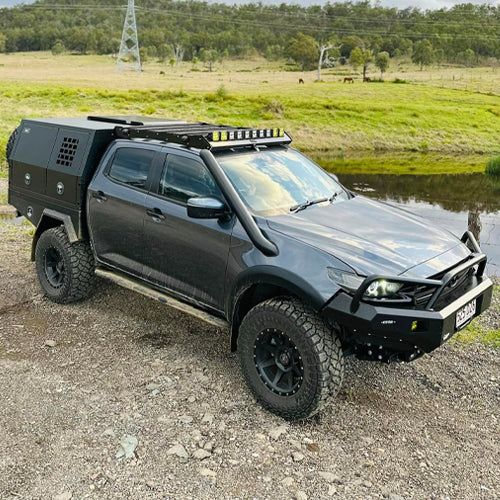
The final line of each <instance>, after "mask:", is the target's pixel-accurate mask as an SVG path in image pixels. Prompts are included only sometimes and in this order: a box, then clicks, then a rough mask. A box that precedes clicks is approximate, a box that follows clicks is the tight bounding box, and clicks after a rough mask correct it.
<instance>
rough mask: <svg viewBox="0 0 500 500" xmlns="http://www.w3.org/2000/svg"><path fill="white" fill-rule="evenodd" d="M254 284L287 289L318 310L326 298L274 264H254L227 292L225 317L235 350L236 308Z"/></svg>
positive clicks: (237, 325)
mask: <svg viewBox="0 0 500 500" xmlns="http://www.w3.org/2000/svg"><path fill="white" fill-rule="evenodd" d="M256 285H264V286H266V285H268V286H271V287H278V288H281V289H284V290H287V291H288V292H289V293H290V295H294V296H296V297H298V298H299V299H300V300H301V301H303V302H305V303H308V304H309V305H310V306H311V307H312V308H313V309H315V310H316V311H320V310H321V308H322V307H323V306H324V305H325V303H326V302H327V301H328V299H325V297H322V296H321V295H320V294H319V293H318V292H317V291H316V290H315V289H314V287H313V286H312V285H311V284H310V283H308V282H307V281H305V280H304V279H303V278H301V277H300V276H298V275H296V274H294V273H292V272H290V271H287V270H284V269H282V268H279V267H274V266H256V267H255V268H252V269H251V270H250V272H244V273H243V276H241V277H240V278H239V279H238V280H237V283H236V284H235V285H234V286H233V288H232V290H231V292H230V293H229V294H228V298H230V300H229V301H228V302H227V303H226V317H227V318H228V319H229V323H230V325H231V348H232V350H235V346H236V339H237V337H238V330H239V324H240V323H241V320H242V318H238V310H239V308H240V306H241V304H242V300H243V297H244V296H245V293H246V292H248V291H249V290H250V289H251V288H252V287H254V286H256Z"/></svg>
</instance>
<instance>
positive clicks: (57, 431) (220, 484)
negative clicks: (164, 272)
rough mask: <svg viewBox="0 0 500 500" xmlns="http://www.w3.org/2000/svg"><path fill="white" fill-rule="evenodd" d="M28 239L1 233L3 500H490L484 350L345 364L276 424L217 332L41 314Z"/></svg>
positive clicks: (497, 400) (492, 367) (160, 317)
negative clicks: (329, 395) (324, 405)
mask: <svg viewBox="0 0 500 500" xmlns="http://www.w3.org/2000/svg"><path fill="white" fill-rule="evenodd" d="M26 233H27V232H26V230H25V229H22V228H14V227H13V226H11V225H5V224H3V225H2V224H0V317H1V321H0V386H1V388H2V389H1V394H2V396H1V404H0V445H1V452H0V498H1V499H18V498H22V499H38V498H40V499H44V500H45V499H51V498H59V499H61V500H62V499H64V498H66V499H69V498H73V499H81V498H91V499H94V498H95V499H141V500H142V499H160V498H165V499H167V498H168V499H181V498H182V499H188V498H193V499H215V498H217V499H226V498H227V499H229V498H257V499H264V498H269V499H275V500H279V499H290V498H297V499H306V498H309V499H317V498H338V499H372V498H384V497H388V498H391V499H392V500H397V499H398V498H400V497H401V498H405V499H424V498H425V499H431V498H432V499H445V498H450V499H488V500H489V499H497V498H500V470H499V464H500V445H499V443H500V422H499V420H500V411H499V409H500V388H499V381H500V360H499V352H498V351H497V350H494V349H488V348H486V347H484V346H474V345H472V346H464V345H461V344H457V343H455V344H453V343H452V344H449V345H446V346H444V347H443V348H441V349H439V350H438V351H436V353H435V355H434V356H433V357H429V356H428V357H425V358H423V359H420V360H418V361H416V362H414V363H412V364H408V365H390V366H385V365H376V364H368V363H363V362H358V361H355V360H349V362H348V365H347V372H346V378H345V383H344V389H343V391H342V392H341V394H340V396H339V398H338V399H337V400H336V401H335V402H334V404H333V405H332V407H331V408H329V409H328V410H327V411H325V412H323V413H322V414H321V415H320V416H319V417H316V418H314V419H313V420H311V421H309V422H306V423H296V424H291V425H290V424H285V423H284V422H283V421H281V420H280V419H278V418H276V417H274V416H272V415H270V414H268V413H266V412H264V411H263V410H261V409H260V407H259V406H257V405H256V404H255V403H254V401H253V399H252V397H251V396H250V394H249V392H248V391H247V389H246V387H245V386H244V383H243V380H242V377H241V376H240V372H239V368H238V363H237V358H236V357H235V356H234V355H232V354H230V353H229V349H228V339H227V333H226V332H223V331H220V330H217V329H216V328H212V327H209V326H207V325H206V324H204V323H201V322H199V321H197V320H195V319H193V318H191V317H188V316H185V315H183V314H181V313H177V312H175V311H172V310H171V309H168V308H167V307H165V306H162V305H160V304H157V303H155V302H153V301H150V300H148V299H146V298H143V297H141V296H139V295H136V294H134V293H132V292H128V291H125V290H122V289H119V288H117V287H116V286H114V285H111V284H107V283H105V284H103V285H102V287H101V288H100V289H99V291H98V292H97V293H96V294H95V295H94V296H93V298H92V299H90V300H89V301H87V302H85V303H82V304H78V305H73V306H58V305H55V304H52V303H50V302H48V301H47V300H45V299H44V298H42V296H41V295H40V292H39V289H38V285H37V283H36V281H35V273H34V267H33V265H32V264H31V263H30V262H29V247H30V237H29V235H28V234H26ZM497 328H498V325H497ZM124 436H134V437H135V438H137V440H138V445H137V448H136V449H135V453H133V454H132V457H131V458H129V459H124V458H116V454H117V452H118V450H119V448H120V441H121V440H122V438H123V437H124ZM177 445H182V446H177ZM174 446H175V447H174ZM172 447H174V448H172ZM200 450H204V451H200ZM203 457H205V458H203Z"/></svg>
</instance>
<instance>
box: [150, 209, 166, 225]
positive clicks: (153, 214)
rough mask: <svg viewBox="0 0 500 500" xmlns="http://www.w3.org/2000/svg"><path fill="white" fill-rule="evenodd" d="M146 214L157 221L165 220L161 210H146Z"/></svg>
mask: <svg viewBox="0 0 500 500" xmlns="http://www.w3.org/2000/svg"><path fill="white" fill-rule="evenodd" d="M146 213H147V214H148V215H149V216H150V217H151V218H152V219H153V220H154V221H155V222H160V221H161V220H164V219H165V216H164V215H163V213H162V211H161V210H160V209H159V208H153V209H148V210H146Z"/></svg>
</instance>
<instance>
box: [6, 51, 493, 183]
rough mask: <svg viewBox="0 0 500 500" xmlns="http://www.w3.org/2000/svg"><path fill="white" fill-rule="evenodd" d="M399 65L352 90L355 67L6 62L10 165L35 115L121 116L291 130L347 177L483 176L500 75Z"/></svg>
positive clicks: (41, 58) (32, 56)
mask: <svg viewBox="0 0 500 500" xmlns="http://www.w3.org/2000/svg"><path fill="white" fill-rule="evenodd" d="M394 66H395V67H394V72H393V73H388V74H386V75H385V80H386V82H385V83H371V84H363V83H361V82H360V81H359V80H358V81H356V82H355V83H354V84H352V85H350V84H344V83H342V78H343V76H344V75H345V74H348V72H349V71H352V70H350V69H349V68H346V67H343V68H339V69H337V68H333V69H330V70H325V71H323V80H324V81H323V82H321V83H315V82H314V79H315V72H306V73H302V72H292V71H285V70H284V66H283V64H279V63H268V62H267V61H265V60H261V59H255V60H249V61H227V62H225V63H223V64H222V65H218V66H217V68H216V71H214V72H212V73H209V72H205V71H203V67H202V66H201V65H200V64H198V67H197V68H194V67H193V65H192V64H190V63H183V64H182V65H180V66H179V67H177V68H173V69H172V68H170V66H166V65H163V66H161V65H160V64H159V63H151V64H146V65H145V71H144V73H143V74H140V75H139V74H134V73H120V74H117V73H115V72H114V61H113V59H112V58H110V57H109V56H72V55H65V56H58V57H54V56H52V55H51V54H49V53H25V54H13V55H0V109H1V110H2V113H1V116H0V156H1V157H3V152H4V148H5V144H6V141H7V139H8V136H9V134H10V132H11V131H12V130H13V129H14V128H15V126H16V125H17V124H18V123H19V121H20V120H21V118H23V117H45V116H75V115H88V114H102V113H114V114H146V115H152V116H165V117H171V118H182V119H187V120H205V121H214V122H218V123H228V124H234V125H242V126H243V125H244V126H249V125H251V126H261V127H271V126H275V125H276V126H278V125H279V126H284V127H285V128H286V129H287V131H289V132H290V133H291V135H292V136H293V138H294V144H295V145H296V146H297V147H298V148H300V149H302V150H304V151H307V152H309V153H312V154H314V155H315V156H320V157H325V161H327V162H329V163H330V164H331V165H332V167H333V168H336V169H337V170H339V171H352V172H366V171H377V172H381V171H382V172H396V173H405V172H411V173H430V172H435V173H449V172H459V171H483V170H484V164H485V162H486V158H484V157H483V156H478V155H485V154H486V155H490V154H493V153H496V152H498V151H500V146H499V141H498V132H497V131H498V128H499V126H500V97H499V96H498V95H496V92H497V90H496V89H498V94H499V95H500V74H498V73H497V72H494V71H492V69H491V68H483V69H482V70H481V69H478V68H476V69H473V70H466V69H464V68H446V69H443V68H435V69H433V71H430V72H429V71H426V72H423V73H420V72H418V71H415V68H411V67H408V66H402V65H401V66H398V65H394ZM193 69H194V70H198V71H193ZM160 71H163V72H165V75H162V74H160ZM464 73H465V76H464ZM456 75H458V76H456ZM418 77H420V78H418ZM452 77H454V79H453V78H452ZM299 78H303V79H304V80H305V81H306V83H305V84H304V85H299V84H298V79H299ZM394 78H405V79H406V81H407V83H406V84H400V83H399V84H398V83H393V80H394ZM450 82H451V83H450ZM464 82H465V84H464ZM468 82H469V83H468ZM479 82H480V84H481V87H480V84H479ZM448 85H452V86H454V87H455V88H445V87H446V86H448ZM464 85H465V86H467V85H468V88H467V90H465V86H464ZM476 85H477V88H476ZM441 87H443V88H441ZM481 88H484V89H485V91H484V92H477V90H478V89H479V90H481ZM407 153H416V155H414V157H413V158H414V159H415V160H412V161H410V162H409V161H408V157H404V156H401V154H407ZM388 155H389V156H388ZM398 155H399V157H400V161H396V162H394V161H392V158H397V157H398ZM471 155H475V156H471ZM388 158H389V159H390V160H388ZM418 158H419V159H420V160H418ZM417 160H418V161H417ZM2 169H3V175H5V163H4V162H3V163H2Z"/></svg>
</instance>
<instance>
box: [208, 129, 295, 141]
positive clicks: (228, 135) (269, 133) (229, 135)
mask: <svg viewBox="0 0 500 500" xmlns="http://www.w3.org/2000/svg"><path fill="white" fill-rule="evenodd" d="M278 137H285V129H283V128H266V129H243V130H218V131H214V132H211V133H210V134H209V135H208V137H207V139H208V140H209V141H210V142H225V141H242V140H245V139H247V140H249V139H272V138H278Z"/></svg>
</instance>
